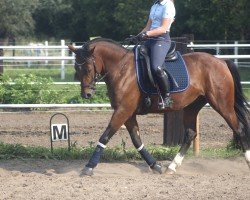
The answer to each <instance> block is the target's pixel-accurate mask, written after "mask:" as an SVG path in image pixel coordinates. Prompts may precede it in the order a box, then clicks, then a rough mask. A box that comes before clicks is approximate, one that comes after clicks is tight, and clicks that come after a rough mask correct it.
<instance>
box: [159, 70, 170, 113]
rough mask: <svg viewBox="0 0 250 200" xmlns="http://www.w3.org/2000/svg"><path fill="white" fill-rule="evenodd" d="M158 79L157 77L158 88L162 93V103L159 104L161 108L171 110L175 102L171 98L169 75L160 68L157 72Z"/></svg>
mask: <svg viewBox="0 0 250 200" xmlns="http://www.w3.org/2000/svg"><path fill="white" fill-rule="evenodd" d="M156 77H157V83H158V87H159V89H160V93H161V96H162V101H161V102H159V108H160V109H164V108H171V107H172V104H173V100H172V99H171V97H170V93H169V90H170V88H169V82H168V75H167V73H166V72H165V71H164V70H163V69H162V68H161V67H160V66H159V67H157V70H156Z"/></svg>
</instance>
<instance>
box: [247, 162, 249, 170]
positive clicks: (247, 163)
mask: <svg viewBox="0 0 250 200" xmlns="http://www.w3.org/2000/svg"><path fill="white" fill-rule="evenodd" d="M247 164H248V167H249V170H250V162H248V161H247Z"/></svg>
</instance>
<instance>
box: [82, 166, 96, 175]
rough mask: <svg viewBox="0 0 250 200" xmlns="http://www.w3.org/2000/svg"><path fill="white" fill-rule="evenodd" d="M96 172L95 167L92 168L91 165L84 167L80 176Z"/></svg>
mask: <svg viewBox="0 0 250 200" xmlns="http://www.w3.org/2000/svg"><path fill="white" fill-rule="evenodd" d="M93 174H94V173H93V168H90V167H84V168H83V170H82V172H81V174H80V176H92V175H93Z"/></svg>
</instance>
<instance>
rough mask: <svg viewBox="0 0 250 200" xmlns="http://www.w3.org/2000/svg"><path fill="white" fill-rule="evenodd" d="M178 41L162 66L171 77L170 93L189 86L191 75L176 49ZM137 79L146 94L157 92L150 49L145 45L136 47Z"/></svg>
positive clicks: (173, 43) (172, 44) (173, 44)
mask: <svg viewBox="0 0 250 200" xmlns="http://www.w3.org/2000/svg"><path fill="white" fill-rule="evenodd" d="M175 48H176V43H175V42H172V43H171V47H170V49H169V51H168V53H167V55H166V58H165V62H164V65H163V66H162V67H163V69H164V70H165V72H166V73H167V74H168V77H169V86H170V93H173V92H181V91H184V90H186V89H187V88H188V86H189V75H188V71H187V68H186V64H185V62H184V60H183V58H182V56H181V54H180V52H178V51H176V50H175ZM134 54H135V63H136V65H135V66H136V73H137V81H138V84H139V86H140V88H141V90H142V91H143V92H144V93H146V94H150V95H152V94H157V88H156V83H155V80H154V77H153V75H152V72H151V67H150V57H149V53H148V49H147V48H146V47H145V46H144V45H140V46H137V47H135V48H134Z"/></svg>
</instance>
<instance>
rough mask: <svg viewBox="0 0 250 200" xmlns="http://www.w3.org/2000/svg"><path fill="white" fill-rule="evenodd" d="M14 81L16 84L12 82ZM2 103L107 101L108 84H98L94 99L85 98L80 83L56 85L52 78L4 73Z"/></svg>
mask: <svg viewBox="0 0 250 200" xmlns="http://www.w3.org/2000/svg"><path fill="white" fill-rule="evenodd" d="M11 82H14V83H15V84H14V85H13V84H10V83H11ZM0 83H1V85H0V103H2V104H42V103H46V104H50V103H107V102H109V99H108V97H107V95H106V94H107V91H106V86H97V89H96V92H95V95H94V97H93V98H92V99H89V100H86V99H83V98H82V97H81V95H80V86H79V85H54V84H53V81H52V79H51V78H44V77H39V76H36V75H34V74H29V75H24V74H21V75H19V76H17V77H16V78H14V79H11V78H10V77H9V76H6V75H3V76H1V80H0Z"/></svg>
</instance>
